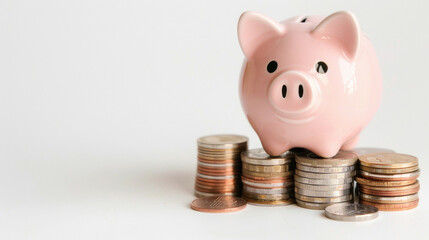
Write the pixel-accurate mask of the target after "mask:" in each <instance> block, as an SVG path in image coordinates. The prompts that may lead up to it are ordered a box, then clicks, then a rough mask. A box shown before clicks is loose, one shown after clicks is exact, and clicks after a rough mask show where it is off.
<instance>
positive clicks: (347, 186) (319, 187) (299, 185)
mask: <svg viewBox="0 0 429 240" xmlns="http://www.w3.org/2000/svg"><path fill="white" fill-rule="evenodd" d="M295 187H297V188H301V189H305V190H311V191H340V190H345V189H351V188H353V183H347V184H339V185H312V184H305V183H300V182H295Z"/></svg>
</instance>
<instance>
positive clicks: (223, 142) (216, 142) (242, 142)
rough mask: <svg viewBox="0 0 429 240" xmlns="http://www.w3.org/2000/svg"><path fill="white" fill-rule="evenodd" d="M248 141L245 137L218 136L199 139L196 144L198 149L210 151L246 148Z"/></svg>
mask: <svg viewBox="0 0 429 240" xmlns="http://www.w3.org/2000/svg"><path fill="white" fill-rule="evenodd" d="M248 140H249V139H248V138H247V137H245V136H240V135H229V134H219V135H210V136H204V137H200V138H199V139H198V140H197V144H198V146H200V147H204V148H212V149H230V148H247V141H248Z"/></svg>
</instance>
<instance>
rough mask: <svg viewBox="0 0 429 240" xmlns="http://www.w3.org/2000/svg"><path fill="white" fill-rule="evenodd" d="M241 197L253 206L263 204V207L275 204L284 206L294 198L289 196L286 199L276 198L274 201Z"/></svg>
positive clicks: (293, 200)
mask: <svg viewBox="0 0 429 240" xmlns="http://www.w3.org/2000/svg"><path fill="white" fill-rule="evenodd" d="M243 198H244V199H245V200H246V201H247V203H249V204H251V205H255V206H264V207H275V206H286V205H290V204H292V203H294V202H295V199H294V198H289V199H287V200H276V201H265V200H259V199H253V198H249V197H246V196H243Z"/></svg>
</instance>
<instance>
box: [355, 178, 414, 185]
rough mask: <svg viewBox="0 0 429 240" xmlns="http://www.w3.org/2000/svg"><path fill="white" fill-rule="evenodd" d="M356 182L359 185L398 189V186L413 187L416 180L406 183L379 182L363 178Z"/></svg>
mask: <svg viewBox="0 0 429 240" xmlns="http://www.w3.org/2000/svg"><path fill="white" fill-rule="evenodd" d="M356 181H357V182H358V183H359V184H362V185H365V186H375V187H398V186H406V185H411V184H413V183H415V182H416V180H404V181H378V180H371V179H366V178H362V177H356Z"/></svg>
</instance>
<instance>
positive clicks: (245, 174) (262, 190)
mask: <svg viewBox="0 0 429 240" xmlns="http://www.w3.org/2000/svg"><path fill="white" fill-rule="evenodd" d="M293 157H294V155H293V154H292V153H290V152H288V153H285V154H282V155H280V156H269V155H268V154H267V153H265V151H264V150H263V149H262V148H259V149H252V150H249V151H246V152H243V153H241V160H242V166H243V168H242V169H243V171H242V177H241V179H242V182H243V198H244V199H245V200H246V201H247V202H248V203H249V204H253V205H260V206H283V205H288V204H291V203H294V202H295V201H294V198H293V170H294V166H293Z"/></svg>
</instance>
